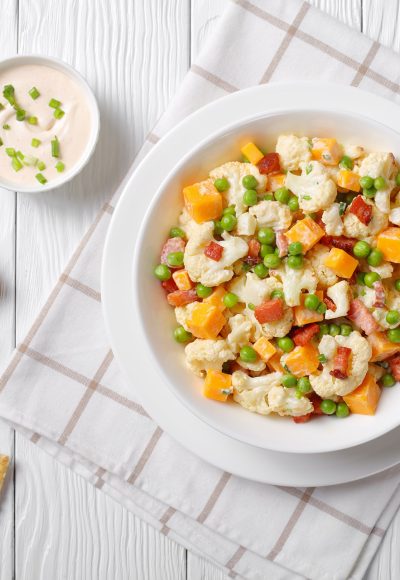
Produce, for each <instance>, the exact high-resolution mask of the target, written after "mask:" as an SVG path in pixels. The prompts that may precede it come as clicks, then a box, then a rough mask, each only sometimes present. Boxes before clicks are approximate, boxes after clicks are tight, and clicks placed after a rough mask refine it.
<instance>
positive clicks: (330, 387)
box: [310, 330, 372, 399]
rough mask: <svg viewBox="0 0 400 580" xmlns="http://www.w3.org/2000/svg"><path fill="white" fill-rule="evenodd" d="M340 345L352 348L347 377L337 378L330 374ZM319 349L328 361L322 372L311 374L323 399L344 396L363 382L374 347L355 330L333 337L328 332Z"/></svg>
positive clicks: (317, 391) (312, 382) (315, 389)
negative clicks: (348, 333)
mask: <svg viewBox="0 0 400 580" xmlns="http://www.w3.org/2000/svg"><path fill="white" fill-rule="evenodd" d="M338 346H345V347H347V348H351V350H352V355H351V359H350V365H349V367H350V368H349V376H348V378H347V379H337V378H336V377H333V376H332V375H331V374H330V371H331V370H332V369H333V359H334V356H335V353H336V349H337V347H338ZM318 349H319V352H320V353H321V354H324V355H325V356H326V358H327V362H326V364H324V367H323V371H322V372H321V373H319V374H314V375H310V382H311V386H312V388H313V389H314V391H315V392H316V393H317V395H319V396H320V397H322V398H323V399H325V398H330V397H333V396H336V395H338V396H341V397H343V396H344V395H347V394H348V393H351V392H352V391H354V389H355V388H356V387H358V386H359V385H360V384H361V383H362V381H363V380H364V377H365V375H366V374H367V371H368V363H369V359H370V358H371V353H372V349H371V346H370V344H369V342H368V340H367V339H366V338H363V337H362V336H361V334H360V333H359V332H358V331H357V330H353V332H351V333H350V335H349V336H341V335H338V336H335V337H333V336H330V335H328V334H326V335H324V336H323V337H322V339H321V341H320V343H319V346H318Z"/></svg>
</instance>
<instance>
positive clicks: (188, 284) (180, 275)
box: [172, 270, 193, 290]
mask: <svg viewBox="0 0 400 580" xmlns="http://www.w3.org/2000/svg"><path fill="white" fill-rule="evenodd" d="M172 278H173V280H174V282H175V284H176V285H177V286H178V290H190V289H191V288H193V282H192V281H191V279H190V278H189V274H188V273H187V272H186V270H176V271H175V272H174V273H173V274H172Z"/></svg>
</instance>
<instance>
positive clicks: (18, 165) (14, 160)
mask: <svg viewBox="0 0 400 580" xmlns="http://www.w3.org/2000/svg"><path fill="white" fill-rule="evenodd" d="M11 165H12V167H13V169H14V171H19V170H20V169H22V167H23V165H22V163H21V161H20V160H19V159H17V158H16V157H13V158H12V161H11Z"/></svg>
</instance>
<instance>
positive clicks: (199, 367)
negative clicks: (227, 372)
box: [185, 338, 236, 377]
mask: <svg viewBox="0 0 400 580" xmlns="http://www.w3.org/2000/svg"><path fill="white" fill-rule="evenodd" d="M185 355H186V366H187V367H188V368H189V369H190V370H191V371H192V372H193V373H194V374H195V375H197V376H199V377H202V376H203V375H204V373H205V372H206V371H208V370H214V371H221V370H222V365H223V363H224V362H226V361H228V360H234V359H235V358H236V356H235V354H234V353H233V352H232V350H231V348H230V347H229V345H228V343H227V342H226V340H222V339H219V340H209V339H207V340H203V339H201V338H196V340H194V341H193V342H190V343H189V344H188V345H187V346H186V347H185Z"/></svg>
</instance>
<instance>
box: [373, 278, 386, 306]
mask: <svg viewBox="0 0 400 580" xmlns="http://www.w3.org/2000/svg"><path fill="white" fill-rule="evenodd" d="M373 286H374V290H375V302H374V306H375V308H385V300H386V294H385V287H384V285H383V283H382V280H377V281H376V282H374V284H373Z"/></svg>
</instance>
